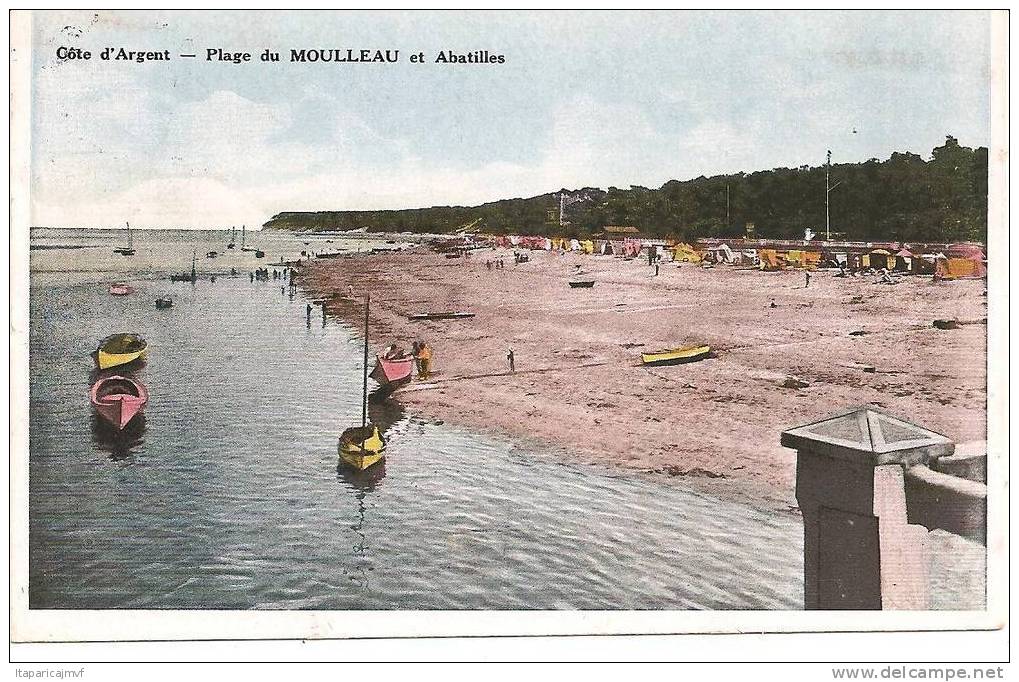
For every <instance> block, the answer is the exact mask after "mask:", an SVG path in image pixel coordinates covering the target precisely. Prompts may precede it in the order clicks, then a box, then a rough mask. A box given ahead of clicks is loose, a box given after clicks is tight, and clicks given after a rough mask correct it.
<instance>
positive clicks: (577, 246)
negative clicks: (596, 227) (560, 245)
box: [570, 239, 580, 251]
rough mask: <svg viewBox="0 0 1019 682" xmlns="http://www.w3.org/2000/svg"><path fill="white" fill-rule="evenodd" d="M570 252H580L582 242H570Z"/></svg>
mask: <svg viewBox="0 0 1019 682" xmlns="http://www.w3.org/2000/svg"><path fill="white" fill-rule="evenodd" d="M570 251H580V242H579V241H577V240H576V239H571V240H570Z"/></svg>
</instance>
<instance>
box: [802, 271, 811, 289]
mask: <svg viewBox="0 0 1019 682" xmlns="http://www.w3.org/2000/svg"><path fill="white" fill-rule="evenodd" d="M804 274H805V275H806V276H807V283H806V284H804V285H803V288H804V289H806V288H807V287H809V286H810V273H809V272H807V273H804Z"/></svg>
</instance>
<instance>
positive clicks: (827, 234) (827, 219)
mask: <svg viewBox="0 0 1019 682" xmlns="http://www.w3.org/2000/svg"><path fill="white" fill-rule="evenodd" d="M830 177H831V150H830V149H829V150H828V163H827V164H825V167H824V239H825V241H829V242H830V241H831V211H830V210H829V201H828V195H829V194H831V191H832V190H833V189H835V188H836V187H838V186H839V185H840V184H841V183H842V181H841V180H839V181H838V182H836V183H835V184H834V185H829V184H828V182H829V179H830Z"/></svg>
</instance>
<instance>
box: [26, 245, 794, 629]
mask: <svg viewBox="0 0 1019 682" xmlns="http://www.w3.org/2000/svg"><path fill="white" fill-rule="evenodd" d="M33 236H34V237H35V235H33ZM72 237H73V235H70V233H68V234H58V235H57V237H54V238H50V237H49V236H48V235H47V239H50V242H49V243H55V244H61V243H67V242H68V241H69V240H71V241H73V239H72ZM78 238H79V239H80V240H84V239H85V237H84V236H79V237H78ZM88 238H89V239H93V241H98V242H99V243H100V245H99V246H96V247H95V248H94V249H89V250H84V249H82V250H77V251H71V250H66V251H65V250H60V249H56V250H37V251H33V268H34V272H33V286H32V290H31V316H32V318H31V319H32V327H31V340H30V344H31V347H30V351H31V398H30V400H31V423H30V432H31V454H30V605H31V607H32V608H238V609H246V608H261V609H481V608H491V609H516V608H522V609H533V608H554V609H567V608H579V609H588V608H599V609H601V608H609V609H612V608H619V609H687V608H690V609H729V608H740V609H789V608H793V609H795V608H801V606H802V596H801V590H802V582H801V581H802V577H801V575H802V538H801V533H802V530H801V528H802V527H801V523H800V520H799V518H798V517H795V516H791V515H783V514H778V513H773V512H765V511H761V510H757V509H752V508H750V507H746V506H742V505H739V504H735V503H730V502H727V501H724V500H720V499H715V498H712V497H707V496H704V495H702V494H699V493H696V492H694V491H690V490H686V489H684V488H682V487H678V486H676V485H671V484H660V483H657V482H655V481H654V480H648V479H643V478H637V477H633V476H621V475H618V474H616V473H615V472H613V471H612V470H610V469H603V468H597V467H591V466H580V465H571V464H564V463H562V462H561V461H559V460H558V458H556V457H553V456H552V454H551V453H546V452H541V451H535V450H534V449H531V448H526V447H521V446H519V445H514V444H513V443H510V442H508V441H503V440H499V439H495V438H492V437H489V436H486V437H481V436H478V435H476V434H472V433H469V432H466V431H462V430H459V429H456V428H452V427H450V426H449V425H444V424H436V423H431V422H428V421H424V420H421V419H417V418H415V417H414V415H412V414H406V413H404V412H402V411H401V409H400V408H399V407H398V406H394V407H390V408H389V409H386V410H383V411H379V410H375V411H374V413H373V418H374V419H375V421H376V422H378V423H380V424H381V425H382V426H384V427H386V434H387V436H388V438H389V442H390V449H389V453H388V460H387V462H386V465H385V469H384V470H383V471H379V472H376V473H375V474H374V475H369V476H367V477H366V476H365V475H364V474H361V475H359V476H354V475H351V474H348V473H346V472H345V471H343V470H341V469H338V468H337V456H336V436H337V434H338V433H339V431H341V430H342V429H343V428H345V427H347V426H349V425H351V424H352V423H355V422H357V420H359V419H360V404H359V398H360V383H359V382H360V377H361V365H360V362H361V341H360V337H359V336H358V333H357V331H356V330H354V329H351V328H350V327H348V326H346V325H344V324H343V323H341V322H338V321H335V320H329V321H328V322H327V323H326V324H323V322H322V320H321V317H320V315H319V313H318V311H317V310H316V311H315V316H314V317H313V318H312V323H311V324H310V325H308V324H307V322H306V319H305V305H306V301H305V300H304V299H303V298H302V297H301V296H300V295H299V294H298V295H297V296H296V297H295V298H294V299H291V298H290V297H289V296H287V295H282V294H281V293H280V284H279V282H276V281H273V280H271V279H270V280H269V281H268V282H255V283H251V282H250V281H249V278H248V276H247V272H248V271H249V270H251V269H254V268H255V267H257V266H259V265H262V263H263V262H269V261H271V260H277V259H278V258H277V256H278V255H281V254H283V253H285V254H286V258H287V259H288V260H289V259H290V258H291V257H292V256H293V255H294V254H295V252H299V251H300V250H301V249H304V248H306V247H305V246H304V245H303V243H302V242H301V241H300V240H297V239H295V238H293V237H272V238H269V237H263V239H266V240H267V241H266V242H264V243H267V244H272V245H276V246H277V248H276V250H275V251H270V252H269V253H268V255H267V258H266V259H265V261H262V262H260V261H257V260H256V259H255V258H254V256H253V255H252V254H250V253H248V254H241V253H235V254H229V256H228V257H227V258H229V260H224V261H221V262H219V263H217V264H215V265H213V264H211V263H209V262H208V260H211V259H206V260H205V262H200V266H201V267H203V268H205V269H206V271H210V270H214V269H216V268H217V267H218V268H221V269H222V268H225V270H226V271H229V268H230V267H237V268H238V270H239V271H240V272H241V273H242V276H240V277H237V278H230V277H222V276H221V277H220V278H218V279H217V281H216V282H215V283H210V282H209V281H208V279H202V280H200V281H198V282H197V283H196V284H195V285H193V286H192V285H191V284H190V283H183V284H181V283H170V282H169V281H167V280H166V279H165V272H168V271H172V270H175V269H182V268H183V267H184V263H183V262H181V261H183V260H186V265H187V267H188V268H190V254H191V252H192V249H193V248H197V249H198V251H199V255H200V256H201V255H202V254H203V253H204V251H208V250H210V249H211V248H214V247H212V246H208V245H209V244H213V243H215V242H217V240H220V236H219V235H211V236H210V235H207V234H206V235H204V236H196V235H172V234H170V233H166V234H163V235H162V236H158V237H157V236H152V235H146V234H145V233H136V235H135V245H136V248H143V249H145V253H146V254H148V255H146V256H145V257H144V258H140V259H139V260H137V261H132V259H130V258H123V259H121V260H116V258H119V257H113V256H110V255H108V252H109V248H108V246H109V243H108V242H110V241H111V239H112V240H113V241H116V242H119V241H122V239H121V238H120V237H116V238H112V237H110V236H106V237H103V238H96V237H94V236H89V237H88ZM195 239H199V240H204V241H201V243H199V244H195ZM270 239H276V240H278V243H277V242H272V241H268V240H270ZM302 239H303V238H302ZM160 240H161V241H160ZM219 247H220V248H222V244H221V243H220V244H219ZM322 250H325V249H322ZM86 253H87V254H90V255H84V254H86ZM160 253H162V254H163V255H162V256H160ZM199 260H200V261H202V260H203V259H201V258H200V259H199ZM217 260H218V259H217ZM139 263H140V264H139ZM153 263H158V264H160V265H159V267H154V266H153ZM68 270H71V271H74V276H68V275H67V274H66V272H67V271H68ZM57 272H60V273H61V274H56V273H57ZM110 272H115V273H116V274H106V273H110ZM160 273H163V274H160ZM114 278H115V279H120V280H125V281H128V282H129V283H130V284H131V285H132V286H134V287H135V288H136V293H135V294H133V295H131V296H127V297H114V296H110V295H109V294H108V293H107V291H106V288H107V286H108V284H109V282H111V281H113V279H114ZM166 294H170V295H171V296H172V297H173V299H174V307H173V308H171V309H169V310H156V309H155V307H154V305H153V302H154V299H155V298H156V297H158V296H162V295H166ZM118 331H135V332H138V333H141V334H142V335H143V336H144V337H145V338H146V339H147V340H148V342H149V348H150V357H149V360H148V363H147V365H146V366H145V367H144V368H143V369H141V370H140V371H139V373H138V376H139V378H140V379H141V380H142V381H144V382H145V383H146V385H147V386H148V387H149V390H150V391H151V398H150V402H149V405H148V408H147V409H146V412H145V420H144V423H143V424H141V425H139V426H138V428H135V429H134V430H133V431H132V433H131V434H129V435H128V436H127V437H126V438H113V437H111V436H110V434H108V433H106V432H105V431H104V430H103V429H101V428H100V425H99V424H97V423H96V421H95V418H94V417H93V416H92V414H91V408H90V406H89V402H88V397H87V391H88V387H89V383H90V381H89V380H90V372H91V370H92V359H91V357H90V355H89V354H90V353H91V352H92V351H93V350H94V349H95V346H96V343H97V341H98V340H99V339H101V338H102V337H104V336H106V335H108V334H111V333H114V332H118Z"/></svg>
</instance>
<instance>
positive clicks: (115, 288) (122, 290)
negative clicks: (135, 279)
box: [110, 282, 134, 296]
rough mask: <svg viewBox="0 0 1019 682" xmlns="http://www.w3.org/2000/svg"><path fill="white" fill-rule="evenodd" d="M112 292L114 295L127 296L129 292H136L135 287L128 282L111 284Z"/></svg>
mask: <svg viewBox="0 0 1019 682" xmlns="http://www.w3.org/2000/svg"><path fill="white" fill-rule="evenodd" d="M110 293H111V294H113V295H114V296H127V295H128V294H132V293H134V289H132V288H131V287H129V286H127V285H126V284H123V283H121V282H117V283H116V284H111V285H110Z"/></svg>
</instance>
